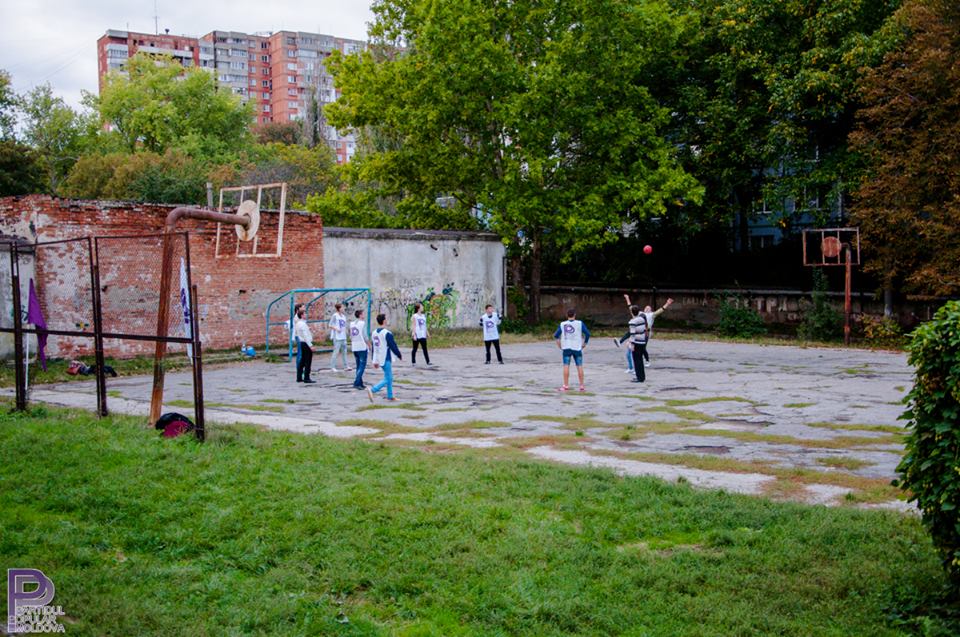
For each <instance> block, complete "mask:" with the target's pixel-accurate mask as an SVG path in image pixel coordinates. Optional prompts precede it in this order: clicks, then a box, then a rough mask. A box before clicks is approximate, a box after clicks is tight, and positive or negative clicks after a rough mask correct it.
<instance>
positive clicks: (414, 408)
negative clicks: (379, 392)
mask: <svg viewBox="0 0 960 637" xmlns="http://www.w3.org/2000/svg"><path fill="white" fill-rule="evenodd" d="M376 409H408V410H411V411H424V408H423V407H421V406H420V405H418V404H416V403H401V402H399V401H397V402H389V401H388V402H385V403H375V404H372V405H364V406H363V407H357V409H356V411H374V410H376Z"/></svg>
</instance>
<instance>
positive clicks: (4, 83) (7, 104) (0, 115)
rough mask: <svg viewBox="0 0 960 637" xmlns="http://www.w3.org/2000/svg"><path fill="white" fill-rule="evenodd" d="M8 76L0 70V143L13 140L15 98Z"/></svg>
mask: <svg viewBox="0 0 960 637" xmlns="http://www.w3.org/2000/svg"><path fill="white" fill-rule="evenodd" d="M10 84H11V81H10V74H9V73H7V72H6V71H4V70H3V69H0V141H2V140H7V139H13V137H14V134H13V133H14V126H15V125H16V121H17V120H16V113H15V110H14V109H15V108H16V105H17V97H16V95H15V94H14V92H13V88H11V86H10Z"/></svg>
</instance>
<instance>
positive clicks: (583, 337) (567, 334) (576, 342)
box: [553, 308, 590, 391]
mask: <svg viewBox="0 0 960 637" xmlns="http://www.w3.org/2000/svg"><path fill="white" fill-rule="evenodd" d="M553 338H555V339H556V340H557V347H559V348H560V350H561V351H562V352H563V385H561V386H560V391H567V390H568V389H570V359H573V362H574V364H575V365H576V366H577V376H578V377H579V379H580V391H587V388H586V387H585V386H584V385H583V348H584V347H586V346H587V343H588V342H589V341H590V330H588V329H587V326H586V325H584V324H583V321H578V320H577V311H576V310H574V309H572V308H571V309H569V310H567V320H566V321H564V322H563V323H561V324H560V327H558V328H557V331H556V332H554V333H553Z"/></svg>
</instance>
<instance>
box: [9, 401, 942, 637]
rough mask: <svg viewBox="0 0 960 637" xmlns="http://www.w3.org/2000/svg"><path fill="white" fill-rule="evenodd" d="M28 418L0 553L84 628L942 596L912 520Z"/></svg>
mask: <svg viewBox="0 0 960 637" xmlns="http://www.w3.org/2000/svg"><path fill="white" fill-rule="evenodd" d="M35 413H36V415H34V416H30V415H16V416H2V417H0V510H3V512H4V515H3V516H0V560H2V562H3V563H4V564H14V563H15V564H19V565H27V566H30V567H36V568H41V569H42V570H44V572H45V573H46V574H47V575H48V576H50V577H51V578H52V579H53V581H54V582H55V584H56V587H57V598H56V600H55V603H56V604H58V605H61V606H63V608H64V610H65V611H66V612H67V614H68V615H69V616H70V617H71V622H70V623H69V625H68V632H69V633H70V634H75V635H102V634H116V635H121V634H137V635H171V634H185V632H189V633H191V634H225V635H226V634H262V635H408V636H412V635H438V636H439V635H538V636H539V635H543V636H551V635H574V634H582V635H733V634H756V635H767V634H793V635H854V634H858V635H859V634H862V635H866V634H869V635H896V634H906V633H905V632H904V631H902V630H900V629H898V628H896V627H894V626H892V625H890V624H888V623H886V622H887V620H888V618H890V617H895V618H898V619H899V621H903V622H906V623H907V624H909V623H910V622H911V621H912V620H911V618H910V617H909V616H905V615H904V612H905V611H903V609H904V608H906V609H907V610H909V609H910V608H913V606H908V604H913V603H914V602H915V600H916V599H920V600H926V599H932V598H933V597H934V596H935V594H936V591H937V590H938V589H939V587H940V586H942V584H943V576H942V574H941V571H940V568H939V565H938V562H937V559H936V556H935V555H934V552H933V550H932V548H931V546H930V542H929V540H928V539H927V537H926V536H925V535H924V533H923V531H922V530H921V528H920V524H919V522H918V520H917V519H915V518H914V517H912V516H902V515H898V514H892V513H887V512H873V511H870V512H868V511H855V510H846V509H827V508H824V507H805V506H801V505H792V504H778V503H773V502H769V501H766V500H763V499H759V498H750V497H744V496H734V495H729V494H725V493H721V492H698V491H694V490H692V489H690V488H688V487H686V486H682V485H679V486H678V485H668V484H665V483H663V482H659V481H656V480H652V479H633V478H620V477H616V476H615V475H613V474H612V473H610V472H606V471H598V470H584V469H569V468H564V467H557V466H552V465H549V464H544V463H535V462H512V461H511V462H505V461H497V460H490V459H486V458H484V457H483V456H482V455H479V454H478V455H469V454H463V455H460V454H458V455H455V456H449V455H446V454H444V453H422V452H418V451H413V450H407V449H403V448H400V447H398V446H392V445H382V444H376V443H367V442H361V441H336V440H330V439H325V438H322V437H319V436H298V435H294V434H285V433H277V432H264V431H259V430H257V429H255V428H252V427H212V428H211V432H210V438H209V440H208V443H207V444H205V445H199V444H197V443H196V442H194V441H193V440H192V439H189V438H184V439H178V440H172V441H171V440H161V439H158V438H157V437H156V435H155V434H154V433H153V432H151V431H148V430H147V429H145V428H144V427H143V426H142V423H141V421H139V420H138V419H135V418H124V417H116V418H108V419H104V420H97V419H95V418H93V417H91V416H89V415H86V414H80V413H77V412H70V411H62V410H53V409H51V410H46V409H40V410H37V411H36V412H35ZM772 591H775V592H776V594H771V592H772ZM922 608H923V609H926V608H927V607H926V606H922ZM917 612H920V611H917ZM923 612H926V610H924V611H923ZM344 618H346V619H348V620H349V621H348V622H346V623H342V620H343V619H344ZM338 620H340V621H338ZM916 621H917V622H919V621H920V620H919V619H918V620H916ZM185 627H189V628H188V629H185ZM950 628H952V627H947V628H945V630H947V631H949V629H950ZM944 634H946V632H945V633H944Z"/></svg>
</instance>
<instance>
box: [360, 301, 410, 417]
mask: <svg viewBox="0 0 960 637" xmlns="http://www.w3.org/2000/svg"><path fill="white" fill-rule="evenodd" d="M377 325H379V327H378V328H377V330H376V331H375V332H374V333H373V336H371V337H370V340H371V341H372V342H373V366H374V367H381V368H383V380H382V381H380V382H379V383H377V384H376V385H374V386H373V388H370V387H367V397H369V398H370V402H373V395H374V394H375V393H377V392H378V391H380V390H381V389H383V388H384V387H386V388H387V400H391V401H393V400H396V398H394V397H393V362H392V357H393V356H396V357H397V360H403V356H401V355H400V348H399V347H397V342H396V341H395V340H394V339H393V333H392V332H391V331H390V330H388V329H387V327H386V325H387V315H386V314H377Z"/></svg>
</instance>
